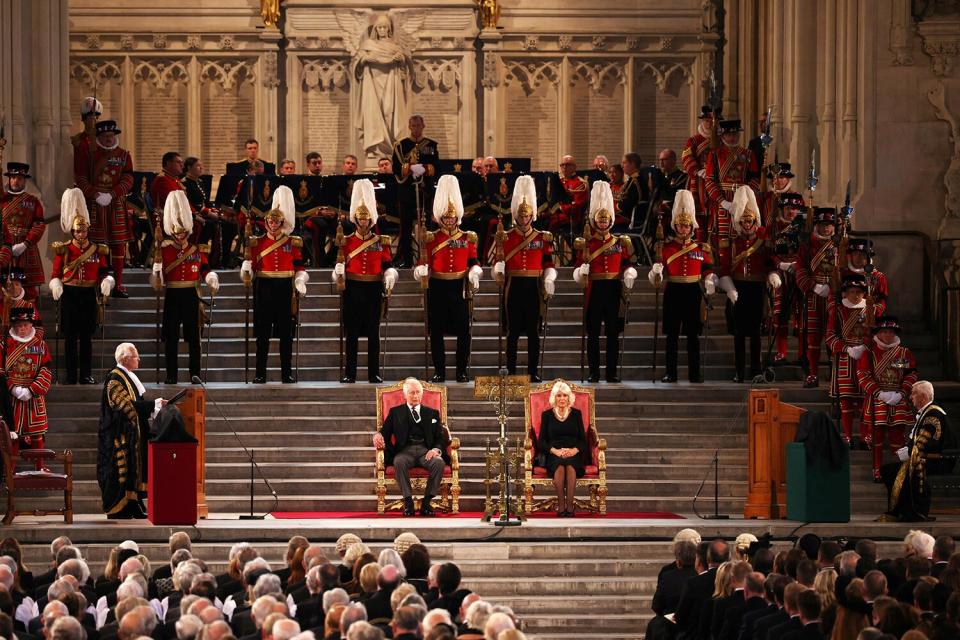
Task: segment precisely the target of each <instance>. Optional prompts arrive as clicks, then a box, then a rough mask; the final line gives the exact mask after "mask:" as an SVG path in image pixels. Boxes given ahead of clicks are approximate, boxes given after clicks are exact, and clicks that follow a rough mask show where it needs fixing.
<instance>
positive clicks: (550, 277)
mask: <svg viewBox="0 0 960 640" xmlns="http://www.w3.org/2000/svg"><path fill="white" fill-rule="evenodd" d="M556 283H557V270H556V269H554V268H553V267H547V269H546V270H545V271H544V272H543V291H544V293H546V294H547V296H553V294H554V293H555V292H556V289H557V284H556Z"/></svg>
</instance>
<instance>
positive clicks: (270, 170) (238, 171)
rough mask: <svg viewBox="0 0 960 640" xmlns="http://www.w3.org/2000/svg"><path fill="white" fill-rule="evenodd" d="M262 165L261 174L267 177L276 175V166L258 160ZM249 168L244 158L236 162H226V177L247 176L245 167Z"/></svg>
mask: <svg viewBox="0 0 960 640" xmlns="http://www.w3.org/2000/svg"><path fill="white" fill-rule="evenodd" d="M260 162H262V163H263V174H264V175H267V176H275V175H277V165H275V164H273V163H272V162H267V161H266V160H262V159H261V160H260ZM248 166H250V163H249V162H247V160H246V158H244V159H243V160H240V161H238V162H228V163H227V175H228V176H245V175H247V167H248Z"/></svg>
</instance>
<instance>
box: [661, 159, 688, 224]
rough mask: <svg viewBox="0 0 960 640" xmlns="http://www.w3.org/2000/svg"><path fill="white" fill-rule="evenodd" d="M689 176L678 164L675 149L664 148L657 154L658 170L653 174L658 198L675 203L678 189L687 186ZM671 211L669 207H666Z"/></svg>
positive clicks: (671, 203)
mask: <svg viewBox="0 0 960 640" xmlns="http://www.w3.org/2000/svg"><path fill="white" fill-rule="evenodd" d="M688 181H689V178H688V177H687V174H686V173H685V172H684V171H683V169H681V168H680V167H678V166H677V152H676V151H674V150H673V149H663V150H662V151H661V152H660V153H659V155H657V170H656V171H655V172H654V174H653V183H654V185H656V188H657V200H659V201H661V202H665V203H670V206H672V205H673V199H674V197H675V196H676V195H677V191H679V190H680V189H686V188H687V182H688ZM664 211H665V212H666V211H669V208H667V209H664Z"/></svg>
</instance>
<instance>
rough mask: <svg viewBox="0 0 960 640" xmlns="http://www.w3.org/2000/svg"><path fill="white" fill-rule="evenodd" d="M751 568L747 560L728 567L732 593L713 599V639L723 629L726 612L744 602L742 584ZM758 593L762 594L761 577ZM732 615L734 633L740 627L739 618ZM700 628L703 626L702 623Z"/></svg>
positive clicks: (733, 609)
mask: <svg viewBox="0 0 960 640" xmlns="http://www.w3.org/2000/svg"><path fill="white" fill-rule="evenodd" d="M751 568H752V567H751V566H750V563H749V562H746V561H743V560H741V561H739V562H735V563H734V564H733V567H731V568H730V586H731V587H732V588H733V593H731V594H730V595H728V596H725V597H723V598H717V599H716V600H714V601H713V617H712V618H711V619H710V637H711V638H714V640H719V639H720V632H721V631H722V630H723V625H724V623H725V622H726V620H727V613H731V612H734V611H735V610H738V609H739V610H742V609H743V607H744V605H745V604H746V600H747V599H746V597H745V593H744V590H743V585H744V582H745V581H746V579H747V576H748V575H749V574H750V570H751ZM760 594H761V595H762V594H763V578H761V579H760ZM734 617H735V618H736V621H737V626H736V628H735V629H734V630H733V633H736V631H737V630H739V629H740V621H739V618H737V617H736V616H734ZM700 628H701V629H702V628H703V625H702V624H701V627H700Z"/></svg>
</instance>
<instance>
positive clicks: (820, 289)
mask: <svg viewBox="0 0 960 640" xmlns="http://www.w3.org/2000/svg"><path fill="white" fill-rule="evenodd" d="M813 292H814V293H815V294H817V295H818V296H820V297H821V298H826V297H827V296H829V295H830V285H828V284H815V285H813Z"/></svg>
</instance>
